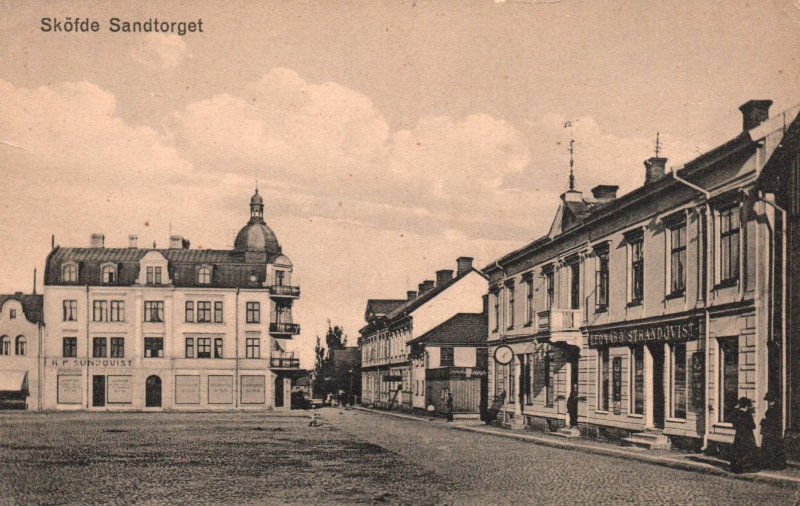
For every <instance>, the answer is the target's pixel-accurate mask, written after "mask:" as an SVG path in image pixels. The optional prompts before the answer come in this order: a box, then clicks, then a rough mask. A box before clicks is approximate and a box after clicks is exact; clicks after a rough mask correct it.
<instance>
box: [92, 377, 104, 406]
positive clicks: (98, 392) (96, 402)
mask: <svg viewBox="0 0 800 506" xmlns="http://www.w3.org/2000/svg"><path fill="white" fill-rule="evenodd" d="M105 405H106V377H105V376H92V406H94V407H103V406H105Z"/></svg>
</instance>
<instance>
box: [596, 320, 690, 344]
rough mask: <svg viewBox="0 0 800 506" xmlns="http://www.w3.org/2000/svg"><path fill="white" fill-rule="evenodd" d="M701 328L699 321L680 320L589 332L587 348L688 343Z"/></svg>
mask: <svg viewBox="0 0 800 506" xmlns="http://www.w3.org/2000/svg"><path fill="white" fill-rule="evenodd" d="M701 327H702V326H701V325H700V321H699V320H681V321H677V322H667V323H655V324H651V325H642V326H637V327H628V328H621V329H608V330H589V346H591V347H598V346H613V345H620V344H623V345H624V344H644V343H658V342H669V341H690V340H693V339H697V338H698V337H700V335H701V333H702V328H701Z"/></svg>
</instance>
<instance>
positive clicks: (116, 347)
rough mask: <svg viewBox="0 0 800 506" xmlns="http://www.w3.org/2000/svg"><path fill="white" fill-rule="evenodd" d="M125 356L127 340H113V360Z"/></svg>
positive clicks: (115, 338) (113, 338) (114, 338)
mask: <svg viewBox="0 0 800 506" xmlns="http://www.w3.org/2000/svg"><path fill="white" fill-rule="evenodd" d="M124 356H125V338H124V337H112V338H111V358H122V357H124Z"/></svg>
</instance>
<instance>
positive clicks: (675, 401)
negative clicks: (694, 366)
mask: <svg viewBox="0 0 800 506" xmlns="http://www.w3.org/2000/svg"><path fill="white" fill-rule="evenodd" d="M672 417H673V418H686V343H675V344H673V345H672Z"/></svg>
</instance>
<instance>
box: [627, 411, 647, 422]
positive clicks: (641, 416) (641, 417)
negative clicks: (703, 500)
mask: <svg viewBox="0 0 800 506" xmlns="http://www.w3.org/2000/svg"><path fill="white" fill-rule="evenodd" d="M628 418H636V419H639V420H644V415H637V414H636V413H628Z"/></svg>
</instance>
